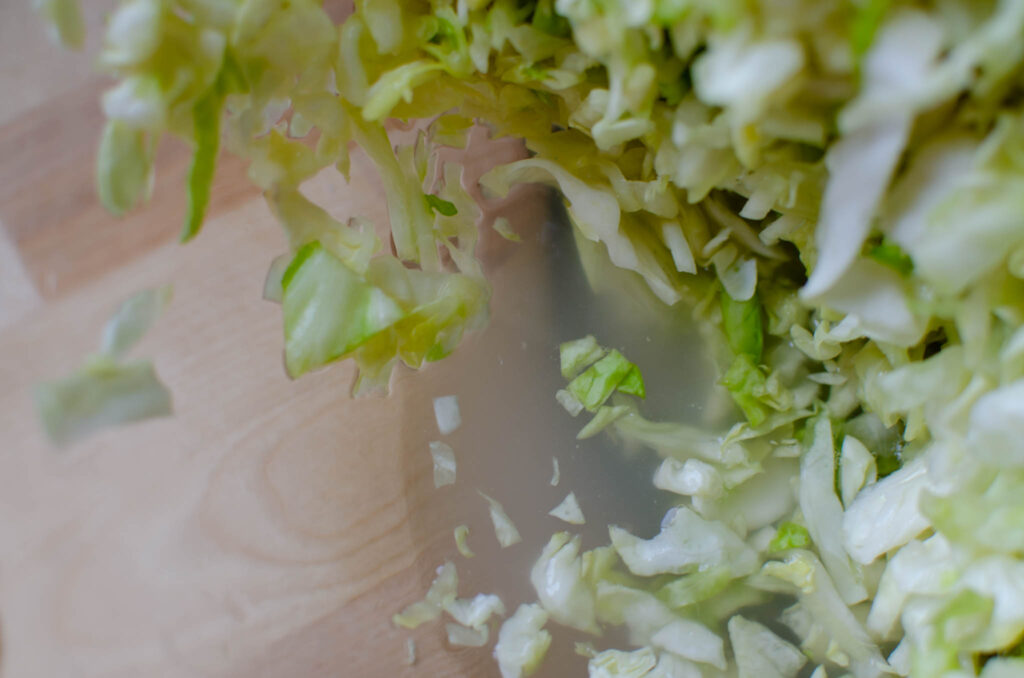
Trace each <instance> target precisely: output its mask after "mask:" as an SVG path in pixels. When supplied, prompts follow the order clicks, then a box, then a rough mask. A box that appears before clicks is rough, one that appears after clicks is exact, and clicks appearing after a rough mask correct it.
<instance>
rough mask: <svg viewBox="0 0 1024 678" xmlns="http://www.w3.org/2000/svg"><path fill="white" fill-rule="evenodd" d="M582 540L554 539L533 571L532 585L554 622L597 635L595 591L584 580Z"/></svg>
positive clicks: (559, 535) (567, 536)
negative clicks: (581, 553)
mask: <svg viewBox="0 0 1024 678" xmlns="http://www.w3.org/2000/svg"><path fill="white" fill-rule="evenodd" d="M579 553H580V538H579V537H578V536H576V537H573V536H571V535H570V534H569V533H568V532H556V533H555V534H553V535H551V539H550V540H549V541H548V543H547V545H546V546H545V547H544V550H543V551H542V552H541V555H540V557H539V558H538V559H537V562H536V563H534V565H533V568H532V569H531V570H530V583H531V584H533V588H534V590H535V591H536V592H537V599H538V600H539V601H540V604H541V605H543V606H544V609H545V610H547V612H548V613H550V615H551V618H552V619H554V620H555V621H557V622H558V623H560V624H564V625H566V626H571V627H572V628H575V629H579V630H581V631H587V632H589V633H597V631H598V628H597V622H596V620H595V616H594V615H595V611H594V605H595V602H594V591H593V590H592V589H591V587H590V584H589V583H588V582H587V581H586V580H585V579H584V578H583V561H582V559H581V558H580V555H579Z"/></svg>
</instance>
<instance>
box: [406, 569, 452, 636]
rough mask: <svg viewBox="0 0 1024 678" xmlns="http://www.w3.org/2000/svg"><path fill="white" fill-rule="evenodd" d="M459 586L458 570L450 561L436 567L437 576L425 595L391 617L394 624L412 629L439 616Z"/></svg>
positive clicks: (450, 601)
mask: <svg viewBox="0 0 1024 678" xmlns="http://www.w3.org/2000/svg"><path fill="white" fill-rule="evenodd" d="M458 588H459V572H458V570H457V569H456V567H455V565H454V564H452V563H451V562H445V563H444V564H443V565H440V566H439V567H438V568H437V576H436V577H435V578H434V581H433V582H431V584H430V588H429V589H427V595H426V596H425V597H424V598H423V600H420V601H418V602H415V603H413V604H412V605H409V606H408V607H406V608H405V609H404V610H402V611H401V612H399V613H398V614H396V615H394V616H393V617H392V618H391V621H392V623H394V624H395V626H401V627H403V628H407V629H414V628H416V627H417V626H419V625H420V624H424V623H426V622H428V621H432V620H434V619H437V618H438V617H440V616H441V610H443V609H444V608H445V607H446V606H448V605H450V604H451V603H452V602H454V600H455V596H456V595H457V593H458Z"/></svg>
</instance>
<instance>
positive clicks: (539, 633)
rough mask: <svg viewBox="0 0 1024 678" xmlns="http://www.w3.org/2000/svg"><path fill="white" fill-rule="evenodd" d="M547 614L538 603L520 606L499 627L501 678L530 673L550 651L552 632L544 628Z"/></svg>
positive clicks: (497, 655)
mask: <svg viewBox="0 0 1024 678" xmlns="http://www.w3.org/2000/svg"><path fill="white" fill-rule="evenodd" d="M547 621H548V614H547V612H545V611H544V610H543V609H542V608H541V607H540V606H539V605H520V606H519V609H517V610H516V611H515V614H513V615H512V616H511V617H509V618H508V619H506V620H505V623H504V624H502V625H501V628H500V629H499V630H498V642H497V643H496V644H495V646H494V658H495V659H496V660H497V661H498V668H499V669H500V670H501V678H521V677H522V676H529V675H530V674H532V673H533V672H534V671H536V670H537V667H538V666H540V663H541V662H542V661H543V660H544V655H545V654H547V651H548V647H549V646H550V645H551V634H550V633H548V632H547V631H545V630H544V625H545V624H546V623H547Z"/></svg>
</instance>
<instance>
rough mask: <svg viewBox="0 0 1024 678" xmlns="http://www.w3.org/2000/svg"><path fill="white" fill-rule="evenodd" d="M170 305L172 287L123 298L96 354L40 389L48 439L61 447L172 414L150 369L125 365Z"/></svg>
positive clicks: (143, 365)
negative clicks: (111, 428)
mask: <svg viewBox="0 0 1024 678" xmlns="http://www.w3.org/2000/svg"><path fill="white" fill-rule="evenodd" d="M170 300H171V286H170V285H165V286H163V287H159V288H155V289H148V290H143V291H141V292H138V293H136V294H134V295H133V296H131V297H130V298H128V299H126V300H125V301H124V302H122V303H121V305H120V307H118V309H117V311H116V312H115V313H114V315H113V316H111V318H110V319H109V320H108V321H107V323H106V325H105V326H104V327H103V334H102V337H101V340H100V352H99V353H98V354H96V355H93V356H90V357H89V358H88V359H87V360H86V361H85V364H84V365H82V366H81V367H79V368H78V369H77V370H76V371H75V372H73V373H72V374H71V375H69V376H67V377H64V378H62V379H58V380H55V381H49V382H44V383H41V384H38V385H37V386H36V388H35V393H34V396H35V403H36V409H37V411H38V412H39V418H40V420H41V421H42V424H43V429H44V430H45V431H46V434H47V435H48V436H49V438H50V440H51V441H53V442H54V443H55V444H57V445H64V444H67V443H70V442H73V441H75V440H78V439H80V438H83V437H85V436H87V435H89V434H91V433H93V432H95V431H97V430H100V429H103V428H106V427H109V426H117V425H121V424H127V423H130V422H136V421H142V420H144V419H150V418H154V417H164V416H168V415H170V414H171V413H172V404H171V393H170V391H168V390H167V387H165V386H164V385H163V383H161V381H160V379H159V378H158V377H157V374H156V370H155V369H154V367H153V364H152V363H150V362H147V361H132V362H126V361H125V360H124V358H125V354H126V353H127V352H128V351H129V350H131V349H132V348H133V347H134V346H135V344H137V343H138V342H139V340H140V339H142V337H143V335H144V334H145V333H146V331H147V330H149V328H150V326H151V325H152V324H153V323H154V322H156V319H157V318H158V317H159V316H160V314H161V313H162V312H163V310H164V308H165V307H166V306H167V304H169V303H170Z"/></svg>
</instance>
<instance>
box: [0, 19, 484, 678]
mask: <svg viewBox="0 0 1024 678" xmlns="http://www.w3.org/2000/svg"><path fill="white" fill-rule="evenodd" d="M28 5H29V3H28V2H26V1H24V0H14V1H11V2H4V3H0V93H2V96H0V101H2V103H0V385H2V389H0V638H2V646H0V647H2V650H0V671H2V673H3V676H5V677H6V678H22V677H39V676H47V677H54V678H56V677H63V676H76V677H82V678H92V677H100V676H102V677H110V678H114V677H117V678H120V677H124V678H129V677H131V678H136V677H137V676H146V677H147V678H158V677H162V676H168V677H172V676H173V677H177V676H239V677H241V676H245V677H246V678H254V677H258V676H266V677H268V678H270V677H273V678H278V677H283V676H289V677H290V676H297V677H305V676H407V675H409V676H412V675H415V676H441V675H445V676H474V677H475V676H487V675H493V674H494V673H495V669H494V668H493V666H492V663H491V660H490V659H489V657H488V651H486V650H469V651H465V650H464V651H459V652H450V651H448V650H447V649H446V648H445V647H444V641H443V640H442V631H441V630H440V629H439V628H438V627H437V626H436V625H435V626H429V627H424V628H421V629H419V630H417V631H416V632H413V633H411V634H410V633H408V632H403V631H399V630H396V629H394V628H392V627H391V625H390V623H389V618H390V616H391V614H392V613H393V612H395V611H396V610H398V609H400V608H401V607H402V606H404V605H405V604H407V603H408V602H411V601H413V600H416V599H418V598H420V597H421V596H422V595H423V593H424V592H425V589H426V586H427V584H428V583H429V579H430V577H431V574H432V572H431V570H432V568H433V566H434V565H436V564H437V563H438V562H440V560H441V559H443V557H451V556H450V555H448V554H450V552H451V551H452V544H451V541H450V540H451V531H450V530H451V525H452V523H451V522H450V520H448V519H447V517H445V516H443V515H439V517H438V519H437V520H433V521H430V520H428V521H423V520H420V521H419V522H418V523H417V527H416V529H415V530H413V529H412V528H411V527H410V523H409V516H410V515H411V514H417V515H423V514H424V512H426V513H427V514H429V515H433V514H430V513H429V512H430V511H432V510H434V509H433V508H431V507H432V506H433V504H432V502H436V498H435V495H434V493H433V487H432V484H431V480H430V478H431V476H430V470H431V469H430V460H429V456H428V455H426V454H422V453H419V452H417V453H413V452H411V451H410V450H411V449H412V446H413V444H414V443H415V445H419V444H420V442H421V441H419V440H416V441H413V440H411V439H410V437H409V436H410V434H409V431H414V432H416V433H415V436H422V435H423V431H426V430H427V429H428V428H429V427H432V426H433V422H432V416H431V413H430V405H429V399H428V398H427V397H426V395H425V394H428V393H431V392H434V393H437V392H438V389H441V388H443V381H444V376H443V374H440V373H438V374H435V375H434V376H431V375H430V374H427V375H410V374H408V373H403V374H401V375H399V376H398V378H397V379H396V380H395V384H394V388H393V394H392V396H391V398H390V399H388V400H382V399H379V398H374V399H365V400H358V401H353V400H350V399H349V398H348V395H347V393H348V388H349V384H350V381H351V379H352V376H353V375H352V371H351V369H350V368H348V367H344V366H342V367H337V368H334V369H330V370H325V371H323V372H320V373H316V374H313V375H310V376H309V377H306V378H303V379H302V380H300V381H297V382H292V381H289V380H288V379H287V378H286V377H285V375H284V372H283V369H282V366H281V348H282V338H281V331H280V317H279V310H278V309H277V307H275V306H273V305H272V304H269V303H267V302H265V301H263V300H262V299H261V290H262V281H263V276H264V273H265V271H266V267H267V265H268V262H269V261H270V260H271V258H273V257H274V256H275V255H277V254H280V253H281V252H283V251H285V244H284V239H283V237H282V235H281V233H280V232H279V230H278V229H277V227H276V226H275V224H274V223H273V219H272V217H271V215H270V214H269V212H268V210H267V209H266V207H265V205H264V203H263V201H262V198H261V197H260V196H259V195H258V193H257V192H255V191H254V190H253V189H252V188H251V187H250V186H249V184H248V182H247V181H246V179H245V176H244V168H243V167H242V166H241V164H240V163H239V162H237V161H233V160H231V159H228V158H223V159H222V162H221V166H220V168H219V174H218V179H217V182H216V186H215V188H214V191H213V194H214V198H213V203H212V205H211V208H210V212H209V218H208V223H207V225H206V228H205V230H204V231H203V233H202V234H200V236H199V237H198V238H197V239H196V241H195V242H194V244H190V245H189V246H187V247H180V246H179V245H177V244H176V236H177V232H178V229H179V225H180V223H181V219H182V216H183V211H184V195H183V190H182V180H183V176H184V172H185V168H186V166H187V162H188V152H187V149H185V148H184V147H183V146H182V145H180V144H174V143H165V144H164V147H163V148H162V150H161V152H160V158H159V161H158V167H159V177H158V181H157V184H156V189H155V192H154V194H153V197H152V199H151V200H150V202H149V203H148V205H146V206H145V207H143V208H142V209H139V210H138V211H136V212H134V213H132V214H131V215H129V216H127V217H125V218H123V219H114V218H112V217H111V216H110V215H108V214H107V213H105V212H104V211H103V210H102V209H101V208H100V207H99V205H98V204H97V201H96V198H95V193H94V184H93V176H92V167H93V153H94V150H95V147H96V141H97V139H98V135H99V131H100V127H101V123H102V119H101V114H100V112H99V107H98V102H97V99H98V94H99V92H101V91H102V89H103V87H104V86H106V83H105V82H104V81H103V80H102V79H100V78H99V77H97V76H95V75H94V74H93V71H92V67H91V61H90V56H89V55H90V54H94V53H95V49H96V43H97V42H98V35H99V32H100V31H99V28H100V26H101V24H102V17H103V14H104V12H105V11H106V10H107V8H109V6H110V5H111V3H110V2H109V1H104V2H92V1H90V2H88V3H86V5H87V6H88V9H87V11H88V19H89V24H90V44H89V46H88V49H87V50H86V52H85V55H84V56H83V55H82V54H70V53H67V52H63V51H61V50H59V49H57V48H56V47H54V46H53V45H52V44H51V43H50V42H49V41H47V40H46V39H45V37H44V33H43V29H42V27H41V25H40V23H39V22H38V20H37V19H36V17H35V16H34V15H33V14H32V12H31V10H30V9H29V7H28ZM364 170H365V171H364ZM352 175H353V184H352V185H348V186H346V185H344V184H342V183H341V181H340V179H338V178H334V177H330V176H327V177H318V178H317V179H316V180H314V181H313V182H311V185H309V186H308V187H307V191H308V193H309V194H311V197H314V198H315V199H317V200H319V201H323V202H324V203H325V204H327V205H328V206H329V207H330V208H331V209H332V211H334V212H335V213H337V214H338V215H345V214H348V213H352V212H353V211H359V212H361V213H368V214H369V215H370V216H374V217H377V218H378V219H380V218H381V217H382V215H383V209H384V208H383V205H382V200H381V199H380V187H379V186H378V185H377V184H376V183H375V181H376V180H375V175H374V173H373V172H372V171H371V170H370V169H369V168H367V167H363V166H357V167H356V168H355V170H354V171H353V172H352ZM167 282H172V283H173V284H174V286H175V292H174V294H175V298H174V302H173V303H172V305H171V306H170V308H169V310H168V311H167V313H166V314H165V316H164V317H162V318H161V320H160V321H159V323H158V325H157V326H156V328H155V329H154V330H153V331H152V332H151V334H150V335H149V336H148V337H147V338H146V339H144V341H143V342H142V344H141V346H140V347H139V348H138V350H137V354H138V355H140V356H147V357H153V358H154V359H155V362H156V366H157V370H158V372H159V373H160V375H161V376H162V377H163V379H164V380H165V382H166V383H167V384H168V386H169V388H170V389H171V391H172V392H173V393H174V394H175V398H176V402H175V409H176V415H175V416H174V417H173V418H169V419H164V420H159V421H154V422H148V423H144V424H140V425H135V426H130V427H127V428H124V429H120V430H115V431H108V432H104V433H101V434H99V435H96V436H95V437H93V438H91V439H89V440H87V441H85V442H84V443H82V444H79V445H76V446H74V447H72V448H70V449H67V450H59V451H58V450H56V449H54V448H52V447H51V446H50V445H49V444H48V443H47V442H46V441H45V439H44V438H43V437H42V435H41V433H40V429H39V426H38V424H37V421H36V418H35V414H34V411H33V408H32V403H31V388H32V385H33V384H34V383H36V382H37V381H39V380H41V379H46V378H54V377H57V376H60V375H63V374H65V373H67V372H68V371H70V370H71V369H73V368H74V367H75V366H76V365H77V364H79V362H80V360H81V359H82V358H83V357H84V356H85V355H87V354H88V353H89V352H90V351H92V350H95V348H96V346H97V342H98V336H99V332H100V329H101V327H102V324H103V322H104V321H105V319H106V318H107V316H108V315H109V313H110V312H111V310H112V309H113V308H114V306H115V305H116V304H117V302H118V301H120V300H121V299H123V298H124V297H125V296H126V295H127V294H129V293H130V292H132V291H134V290H138V289H141V288H144V287H148V286H153V285H159V284H164V283H167ZM435 435H436V434H435ZM415 436H414V437H415ZM424 526H426V527H424ZM410 636H411V637H413V638H415V639H416V642H417V646H418V660H417V664H416V666H414V667H409V666H407V664H406V649H405V647H406V645H405V643H406V639H407V638H408V637H410Z"/></svg>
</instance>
